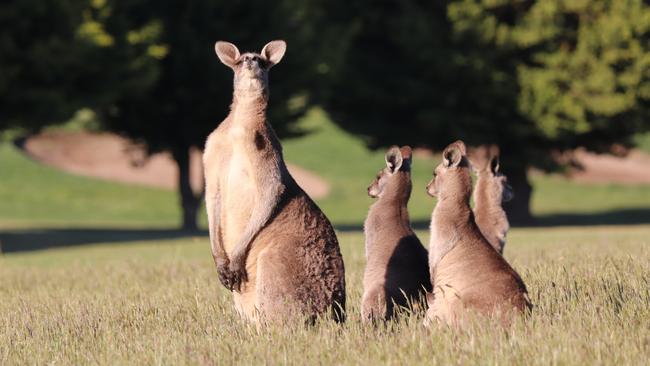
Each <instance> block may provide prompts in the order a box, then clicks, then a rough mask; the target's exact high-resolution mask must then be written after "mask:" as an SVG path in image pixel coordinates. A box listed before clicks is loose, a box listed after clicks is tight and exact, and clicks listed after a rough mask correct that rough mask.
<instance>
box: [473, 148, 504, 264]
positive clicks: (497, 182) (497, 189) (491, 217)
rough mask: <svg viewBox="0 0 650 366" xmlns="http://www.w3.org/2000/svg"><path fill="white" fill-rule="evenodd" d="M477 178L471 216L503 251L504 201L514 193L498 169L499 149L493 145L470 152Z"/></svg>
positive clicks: (485, 235)
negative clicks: (472, 215) (472, 214)
mask: <svg viewBox="0 0 650 366" xmlns="http://www.w3.org/2000/svg"><path fill="white" fill-rule="evenodd" d="M470 156H471V157H470V160H471V162H472V167H473V168H474V171H475V172H476V176H477V180H476V187H474V217H475V219H476V224H477V225H478V228H479V229H480V230H481V233H482V234H483V236H484V237H485V239H487V241H488V242H489V243H490V244H491V245H492V247H494V249H496V250H497V252H499V253H500V254H503V247H504V246H505V244H506V234H507V233H508V229H510V223H509V222H508V216H507V215H506V211H505V210H504V209H503V203H504V202H508V201H510V200H511V199H512V198H513V197H514V194H513V192H512V187H511V186H510V185H509V184H508V178H506V176H505V175H503V174H502V173H501V172H499V151H498V148H497V147H496V146H492V147H489V148H488V147H481V148H478V149H476V150H475V151H474V154H472V155H470Z"/></svg>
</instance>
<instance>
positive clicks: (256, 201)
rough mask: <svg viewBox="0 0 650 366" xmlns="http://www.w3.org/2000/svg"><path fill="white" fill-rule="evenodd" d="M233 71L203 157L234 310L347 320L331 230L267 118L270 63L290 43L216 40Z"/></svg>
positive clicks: (220, 265)
mask: <svg viewBox="0 0 650 366" xmlns="http://www.w3.org/2000/svg"><path fill="white" fill-rule="evenodd" d="M215 51H216V53H217V56H218V57H219V59H220V60H221V62H222V63H224V64H225V65H226V66H228V67H230V68H231V69H232V70H233V71H234V91H233V102H232V105H231V107H230V114H228V116H227V117H226V119H225V120H224V121H223V122H222V123H221V124H220V125H219V126H218V128H217V129H216V130H214V131H213V132H212V133H211V134H210V136H209V137H208V139H207V142H206V145H205V152H204V155H203V162H204V169H205V180H206V190H205V192H206V197H205V200H206V209H207V213H208V222H209V229H210V244H211V249H212V256H213V259H214V262H215V265H216V267H217V273H218V275H219V280H220V281H221V283H222V284H223V285H224V286H225V287H226V288H228V289H229V290H231V291H233V297H234V303H235V308H236V309H237V311H238V312H239V313H240V314H241V315H242V317H244V318H246V319H248V320H251V321H253V322H256V323H258V324H259V323H260V321H267V320H268V321H272V320H278V319H285V318H286V317H288V316H290V315H295V314H302V315H306V316H307V317H309V318H312V319H313V318H315V317H316V316H319V315H322V314H326V313H327V312H329V311H331V312H332V313H333V316H334V318H335V319H336V320H338V321H343V320H344V319H343V317H344V311H345V275H344V267H343V258H342V256H341V252H340V249H339V244H338V241H337V238H336V234H335V233H334V229H333V228H332V225H331V224H330V222H329V220H328V219H327V217H325V215H324V214H323V212H322V211H321V210H320V209H319V208H318V206H317V205H316V204H315V203H314V202H313V201H312V200H311V199H310V198H309V197H308V196H307V194H306V193H305V192H304V191H303V190H302V189H301V188H300V187H299V186H298V184H297V183H296V181H295V180H294V179H293V177H292V176H291V174H289V171H288V170H287V166H286V164H285V162H284V158H283V155H282V146H281V145H280V141H279V140H278V138H277V136H276V134H275V132H274V131H273V128H272V127H271V126H270V124H269V123H268V121H267V118H266V108H267V102H268V95H269V86H268V71H269V69H270V68H271V67H272V66H274V65H276V64H277V63H278V62H280V60H281V59H282V57H283V56H284V53H285V51H286V43H285V42H284V41H272V42H269V43H268V44H266V45H265V46H264V48H263V49H262V51H261V52H260V53H259V54H258V53H252V52H249V53H244V54H240V52H239V50H238V49H237V47H236V46H235V45H234V44H232V43H228V42H221V41H220V42H217V43H216V45H215Z"/></svg>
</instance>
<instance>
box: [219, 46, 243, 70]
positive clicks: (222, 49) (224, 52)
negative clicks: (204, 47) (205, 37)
mask: <svg viewBox="0 0 650 366" xmlns="http://www.w3.org/2000/svg"><path fill="white" fill-rule="evenodd" d="M214 52H216V53H217V57H219V60H221V62H223V64H224V65H226V66H228V67H230V68H233V69H234V68H235V65H236V64H237V60H238V59H239V50H238V49H237V46H235V45H234V44H232V43H230V42H224V41H218V42H217V43H215V45H214Z"/></svg>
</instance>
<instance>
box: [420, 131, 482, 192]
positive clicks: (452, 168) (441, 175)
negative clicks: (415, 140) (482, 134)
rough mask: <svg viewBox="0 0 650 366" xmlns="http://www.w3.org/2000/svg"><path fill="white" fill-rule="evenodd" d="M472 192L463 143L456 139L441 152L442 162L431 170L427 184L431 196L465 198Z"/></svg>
mask: <svg viewBox="0 0 650 366" xmlns="http://www.w3.org/2000/svg"><path fill="white" fill-rule="evenodd" d="M471 192H472V177H471V176H470V174H469V161H468V159H467V149H466V148H465V143H463V142H462V141H460V140H459V141H456V142H454V143H452V144H450V145H449V146H447V147H446V148H445V150H444V151H443V152H442V162H441V163H440V164H438V166H437V167H436V168H435V169H434V171H433V179H431V181H430V182H429V184H428V185H427V193H428V194H429V195H430V196H431V197H437V198H438V199H442V198H445V197H450V196H459V198H463V199H465V198H467V199H469V196H470V195H471Z"/></svg>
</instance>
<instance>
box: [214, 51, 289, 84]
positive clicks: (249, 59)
mask: <svg viewBox="0 0 650 366" xmlns="http://www.w3.org/2000/svg"><path fill="white" fill-rule="evenodd" d="M214 49H215V52H216V53H217V56H218V57H219V59H220V60H221V62H223V63H224V64H225V65H226V66H228V67H230V68H231V69H232V70H233V71H234V73H235V79H234V89H235V92H257V93H259V92H261V93H264V94H265V93H266V92H267V90H268V84H269V77H268V72H269V69H270V68H271V67H273V66H274V65H275V64H277V63H278V62H280V60H281V59H282V57H283V56H284V53H285V51H286V49H287V45H286V43H285V42H284V41H271V42H269V43H267V44H266V46H264V48H263V49H262V51H261V52H260V53H255V52H246V53H244V54H240V53H239V49H237V46H235V45H234V44H232V43H229V42H223V41H219V42H217V43H216V44H215V46H214Z"/></svg>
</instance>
